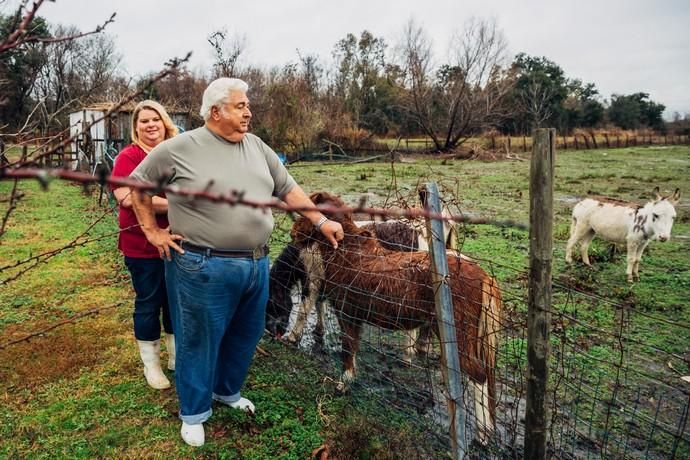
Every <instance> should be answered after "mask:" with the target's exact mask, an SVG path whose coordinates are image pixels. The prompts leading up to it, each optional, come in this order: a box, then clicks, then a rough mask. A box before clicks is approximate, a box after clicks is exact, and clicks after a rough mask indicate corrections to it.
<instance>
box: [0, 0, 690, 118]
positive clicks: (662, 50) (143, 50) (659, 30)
mask: <svg viewBox="0 0 690 460" xmlns="http://www.w3.org/2000/svg"><path fill="white" fill-rule="evenodd" d="M3 3H4V5H3ZM9 3H11V2H9ZM7 5H8V3H7V2H1V1H0V12H5V13H6V12H7V11H2V10H6V9H7ZM40 12H41V15H42V16H44V17H45V18H47V19H48V21H49V22H51V23H61V24H65V25H70V24H71V25H76V26H77V27H79V28H80V29H82V30H90V29H91V28H93V27H94V26H96V25H97V24H100V23H102V22H103V21H105V20H106V19H107V18H108V17H109V16H110V14H111V13H112V12H117V17H116V22H115V23H114V24H111V25H110V26H109V27H108V28H107V31H108V33H110V34H112V35H113V36H114V37H115V43H116V46H117V49H118V51H119V52H120V53H121V54H122V56H123V66H124V67H125V70H126V71H127V73H128V74H129V75H132V76H138V75H141V74H144V73H147V72H148V71H155V70H160V69H161V67H162V64H163V63H164V62H165V61H166V60H168V59H170V58H172V57H182V56H184V55H185V54H186V52H187V51H192V52H193V56H192V58H191V61H190V68H191V69H193V70H195V69H196V70H204V69H208V68H209V67H210V64H211V62H212V55H211V48H210V46H209V45H208V44H207V42H206V38H207V36H208V35H209V34H210V33H211V32H213V31H215V30H219V29H221V28H226V29H227V30H228V32H229V33H230V34H239V35H240V36H245V37H246V48H245V52H244V54H243V55H242V57H241V58H240V59H241V63H243V64H252V65H262V66H274V65H283V64H285V63H287V62H289V61H296V60H297V51H296V50H297V49H299V50H300V53H302V54H304V55H307V54H316V55H318V56H319V57H320V58H321V60H322V62H330V59H331V51H332V49H333V46H334V45H335V43H336V42H337V41H338V40H340V39H341V38H343V37H345V35H346V34H348V33H353V34H355V35H356V36H359V35H360V33H361V32H362V31H363V30H369V31H370V32H372V33H373V34H374V36H376V37H383V38H384V39H385V40H386V42H387V43H388V44H389V45H393V44H394V43H395V42H396V40H397V37H399V36H400V35H401V33H402V30H403V26H404V25H405V23H406V22H407V21H408V20H409V19H410V18H414V19H415V20H416V22H417V23H418V24H420V25H422V26H423V27H424V28H425V30H426V31H427V33H428V34H429V36H430V37H431V38H432V40H433V43H434V50H435V55H436V57H437V59H438V60H439V61H441V60H443V58H444V56H445V55H446V52H447V45H448V41H449V38H450V37H451V35H452V33H453V32H454V31H455V30H458V29H459V28H460V27H461V26H462V24H463V23H464V21H465V20H466V19H468V18H469V17H471V16H476V17H482V18H493V19H495V20H496V22H497V25H498V26H499V28H501V29H502V30H503V32H504V35H505V37H506V40H507V43H508V46H509V51H510V52H511V57H512V55H514V54H515V53H518V52H521V51H522V52H526V53H527V54H529V55H533V56H545V57H547V58H549V59H551V60H552V61H554V62H556V64H558V65H560V66H561V67H562V68H563V70H564V71H565V73H566V76H567V77H569V78H579V79H581V80H583V81H584V82H592V83H595V85H596V87H597V88H598V89H599V92H600V93H601V95H602V96H603V97H604V98H606V99H608V98H610V96H611V94H612V93H618V94H631V93H633V92H638V91H642V92H647V93H649V94H650V97H651V99H652V100H654V101H655V102H659V103H662V104H664V105H665V106H666V109H667V110H666V112H665V116H666V117H667V118H668V117H670V116H671V115H672V114H673V112H674V111H678V112H680V113H681V114H684V113H690V0H579V1H573V0H570V1H564V0H521V1H518V0H514V1H510V0H468V1H461V0H424V1H422V0H416V1H411V0H389V1H381V0H367V1H363V0H338V1H334V0H320V1H319V0H252V1H244V2H234V1H228V0H131V1H129V0H128V1H124V0H117V1H112V0H57V1H56V2H55V3H48V2H46V3H45V4H44V5H43V7H42V8H41V10H40Z"/></svg>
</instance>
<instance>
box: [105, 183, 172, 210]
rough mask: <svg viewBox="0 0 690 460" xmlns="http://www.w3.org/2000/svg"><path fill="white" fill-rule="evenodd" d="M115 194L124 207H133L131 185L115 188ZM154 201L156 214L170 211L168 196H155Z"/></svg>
mask: <svg viewBox="0 0 690 460" xmlns="http://www.w3.org/2000/svg"><path fill="white" fill-rule="evenodd" d="M113 195H115V199H116V200H117V203H118V204H119V205H120V206H122V207H123V208H131V207H132V194H131V189H130V188H129V187H118V188H116V189H115V190H113ZM152 203H153V212H154V213H155V214H166V213H167V212H168V200H167V199H166V198H163V197H161V196H154V197H153V198H152Z"/></svg>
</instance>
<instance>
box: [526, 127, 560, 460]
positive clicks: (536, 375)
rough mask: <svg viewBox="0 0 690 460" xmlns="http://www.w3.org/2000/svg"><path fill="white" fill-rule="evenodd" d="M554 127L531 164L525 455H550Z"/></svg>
mask: <svg viewBox="0 0 690 460" xmlns="http://www.w3.org/2000/svg"><path fill="white" fill-rule="evenodd" d="M555 136H556V130H555V129H553V128H550V129H537V130H535V132H534V147H533V149H532V163H531V168H530V217H529V224H530V231H529V233H530V235H529V239H530V267H529V292H528V295H527V301H528V313H527V364H528V369H527V408H526V411H525V412H526V414H525V452H524V458H526V459H530V460H534V459H544V458H546V429H547V427H546V420H547V418H548V415H547V407H546V396H547V383H548V379H549V354H550V352H551V346H550V344H549V334H550V331H551V313H550V309H551V261H552V256H553V254H552V249H553V174H554V159H555V154H556V149H555V144H554V139H555Z"/></svg>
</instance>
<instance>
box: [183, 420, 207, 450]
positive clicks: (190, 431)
mask: <svg viewBox="0 0 690 460" xmlns="http://www.w3.org/2000/svg"><path fill="white" fill-rule="evenodd" d="M180 434H181V435H182V439H183V440H184V442H186V443H187V444H189V445H190V446H194V447H199V446H203V445H204V442H206V439H205V438H206V436H205V434H204V424H203V423H199V424H196V425H187V424H186V423H185V422H182V429H181V430H180Z"/></svg>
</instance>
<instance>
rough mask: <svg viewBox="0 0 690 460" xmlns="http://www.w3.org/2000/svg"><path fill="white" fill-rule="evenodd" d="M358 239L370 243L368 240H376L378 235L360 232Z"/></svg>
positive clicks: (365, 231) (364, 231)
mask: <svg viewBox="0 0 690 460" xmlns="http://www.w3.org/2000/svg"><path fill="white" fill-rule="evenodd" d="M356 235H357V238H359V239H360V240H363V241H368V240H373V239H376V235H375V234H374V232H372V231H370V230H360V231H359V232H357V233H356Z"/></svg>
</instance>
